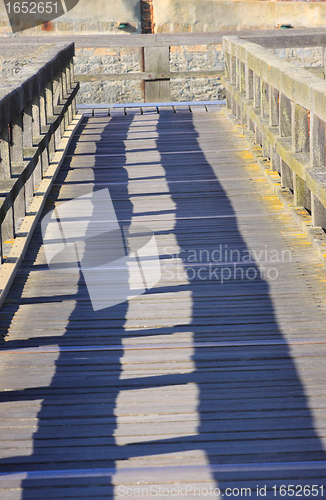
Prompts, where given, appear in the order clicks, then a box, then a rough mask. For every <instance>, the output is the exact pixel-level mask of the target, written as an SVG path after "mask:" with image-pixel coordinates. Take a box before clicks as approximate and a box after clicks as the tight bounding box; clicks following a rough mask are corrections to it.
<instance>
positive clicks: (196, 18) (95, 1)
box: [0, 0, 326, 36]
mask: <svg viewBox="0 0 326 500" xmlns="http://www.w3.org/2000/svg"><path fill="white" fill-rule="evenodd" d="M122 22H128V23H129V25H130V26H129V28H127V29H126V30H125V31H121V30H119V29H118V27H117V25H118V24H119V23H122ZM154 22H155V30H156V32H157V33H168V32H183V31H187V32H202V31H219V30H237V29H247V28H248V29H249V28H251V29H257V28H274V27H277V26H278V25H281V24H291V25H293V26H325V25H326V3H324V2H269V1H261V0H257V1H251V0H250V1H247V0H240V1H239V0H238V1H232V0H230V1H220V0H154ZM52 25H53V33H54V34H55V33H57V34H62V33H74V32H83V33H99V32H109V33H122V32H129V33H133V32H135V33H137V32H138V33H139V32H140V29H141V23H140V0H80V1H79V3H78V5H77V6H76V7H75V8H73V9H72V10H71V11H69V12H68V13H67V14H65V15H64V16H61V17H59V18H57V19H56V20H55V21H53V22H52ZM10 32H11V29H10V27H9V23H8V18H7V14H6V11H5V7H4V3H3V2H0V33H10ZM35 32H37V33H38V34H41V33H42V27H41V26H38V27H37V28H32V29H29V30H26V31H24V32H23V35H24V36H25V35H27V36H28V35H33V34H35ZM45 33H46V32H45Z"/></svg>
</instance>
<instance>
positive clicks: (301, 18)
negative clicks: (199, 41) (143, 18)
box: [154, 0, 326, 33]
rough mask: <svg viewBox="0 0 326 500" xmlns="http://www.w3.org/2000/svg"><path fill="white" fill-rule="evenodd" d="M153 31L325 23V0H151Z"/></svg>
mask: <svg viewBox="0 0 326 500" xmlns="http://www.w3.org/2000/svg"><path fill="white" fill-rule="evenodd" d="M154 19H155V25H156V27H155V29H156V32H157V33H171V32H183V31H188V32H191V31H196V32H202V31H222V30H237V29H249V28H250V29H268V28H274V27H277V26H279V25H282V24H291V25H292V26H295V27H299V26H321V27H324V26H325V24H326V3H323V2H312V3H310V2H268V1H260V0H257V1H246V0H240V1H219V0H154Z"/></svg>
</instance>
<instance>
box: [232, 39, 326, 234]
mask: <svg viewBox="0 0 326 500" xmlns="http://www.w3.org/2000/svg"><path fill="white" fill-rule="evenodd" d="M303 43H304V41H303ZM325 43H326V40H325ZM223 48H224V53H225V59H226V77H225V79H224V84H225V87H226V93H227V106H228V108H230V109H231V110H232V113H233V114H234V115H235V116H236V117H237V118H238V119H239V120H240V122H241V124H242V126H243V127H244V128H245V129H247V131H248V133H253V135H254V142H255V143H256V144H258V145H260V146H261V147H262V152H263V156H264V157H265V159H266V162H265V164H266V166H268V162H270V165H271V169H272V170H274V171H278V172H279V174H280V176H281V185H282V186H283V187H288V188H289V189H290V190H291V191H292V192H293V194H294V204H295V206H300V207H304V208H306V209H307V210H308V211H309V212H311V215H312V224H313V226H316V227H322V228H323V229H325V230H326V183H325V179H326V152H325V143H326V139H325V131H326V81H325V80H323V79H322V78H320V77H318V76H315V75H313V74H312V73H310V72H309V71H307V70H305V69H303V68H298V67H297V66H295V65H294V64H293V63H291V62H288V61H284V60H282V59H280V58H278V57H277V56H276V55H274V54H273V53H272V52H271V51H270V50H268V49H266V48H264V47H262V46H260V45H258V44H255V43H253V42H251V41H248V40H243V39H240V38H239V37H225V38H224V39H223Z"/></svg>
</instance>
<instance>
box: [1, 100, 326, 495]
mask: <svg viewBox="0 0 326 500" xmlns="http://www.w3.org/2000/svg"><path fill="white" fill-rule="evenodd" d="M209 115H210V114H209V113H207V112H206V111H205V110H203V111H202V112H198V113H196V114H192V113H190V112H189V110H187V111H186V112H184V111H182V112H181V113H180V114H178V113H173V112H172V114H171V115H163V114H160V115H158V114H157V112H156V110H154V112H153V113H152V112H150V113H148V114H147V115H146V116H145V114H144V115H140V114H138V113H133V114H130V115H128V114H127V116H125V115H124V114H122V115H119V116H116V117H111V118H110V117H94V118H90V119H87V120H85V122H84V123H83V125H82V127H81V128H80V130H79V132H78V137H76V140H75V141H74V142H73V143H72V144H71V148H70V155H71V156H69V157H66V160H65V162H64V165H63V168H62V170H61V172H60V174H59V176H58V178H57V182H56V185H55V186H54V187H53V189H52V192H51V194H50V196H49V198H48V207H51V208H52V207H53V206H55V205H57V204H58V203H61V202H62V201H65V200H68V199H72V198H74V197H75V196H78V195H79V194H81V193H84V192H85V193H87V192H90V191H92V190H93V189H101V188H102V189H103V188H109V189H110V193H111V195H112V199H113V203H114V206H115V209H116V211H117V214H118V218H119V220H124V221H130V220H132V221H136V220H137V221H139V224H143V225H146V224H149V226H150V227H151V228H152V229H153V230H154V232H155V233H156V240H157V245H158V251H159V255H160V257H161V259H162V279H161V281H160V283H159V284H158V285H157V287H156V288H154V289H152V290H151V291H150V292H149V293H147V294H145V295H143V296H140V297H138V298H137V299H134V300H130V301H129V302H128V303H123V304H119V305H117V306H115V307H112V308H108V309H103V310H102V311H97V312H94V311H93V310H92V307H91V304H90V301H89V298H88V294H87V288H86V285H85V283H84V282H83V280H82V279H81V277H80V276H79V275H73V274H70V273H50V272H49V271H48V270H47V268H46V260H45V255H44V250H43V248H42V238H41V233H40V228H39V227H38V228H37V229H36V232H35V234H34V237H33V239H32V242H31V245H30V247H29V252H28V254H27V256H26V259H25V262H24V264H23V267H22V269H21V270H20V272H19V273H18V275H17V277H16V280H15V283H14V286H13V288H12V291H11V293H10V295H9V296H8V300H7V302H6V303H5V306H4V308H3V310H2V312H1V313H0V329H1V331H2V332H6V333H7V336H6V342H5V344H4V346H5V347H6V348H10V350H7V351H6V352H4V350H3V351H2V352H1V353H0V360H1V363H0V383H1V387H2V388H3V390H2V391H1V392H0V449H1V456H2V457H3V458H2V460H1V465H2V471H4V472H6V471H17V472H21V471H24V470H27V469H28V470H32V471H34V472H36V473H37V471H42V470H45V471H46V470H50V469H51V470H56V469H58V470H64V469H67V468H68V469H92V468H95V469H96V468H103V467H111V468H113V469H114V468H115V467H130V469H131V473H132V474H135V479H131V478H130V474H129V475H128V480H126V481H127V482H128V484H137V482H139V481H140V480H141V479H140V477H141V475H140V472H138V471H135V470H134V472H132V470H133V469H135V468H136V467H162V466H172V467H175V466H176V465H177V464H179V465H182V466H185V465H197V466H198V465H202V464H207V463H210V464H220V465H221V464H237V463H240V464H241V463H244V462H247V463H248V462H252V463H259V462H260V463H261V462H277V463H278V464H281V465H280V467H281V466H282V464H284V463H285V462H287V461H292V462H293V461H298V462H300V461H314V463H316V461H318V460H321V461H323V460H324V457H325V453H324V451H323V450H324V448H323V446H324V442H325V439H326V436H325V429H326V427H325V404H326V402H325V398H324V379H325V377H324V371H325V355H326V345H325V339H324V330H325V327H324V325H325V321H324V319H325V306H326V303H325V297H326V285H325V283H326V280H325V271H324V270H323V269H322V268H321V265H320V262H319V260H318V258H317V256H316V255H314V254H313V253H310V250H309V248H310V246H309V242H308V241H307V239H306V237H305V236H304V234H303V232H302V231H301V230H298V228H297V227H296V226H295V224H294V222H293V221H292V220H291V219H290V218H289V216H288V214H287V213H286V211H285V210H284V208H283V207H282V206H281V205H280V204H279V202H278V201H277V200H276V198H275V196H274V195H272V193H271V191H270V189H269V188H267V187H266V185H265V184H264V182H265V181H264V180H263V179H264V178H263V176H262V174H261V173H260V171H259V170H258V169H257V168H256V166H255V164H254V162H253V159H252V157H251V156H250V154H249V153H248V151H245V149H246V147H245V143H244V140H243V138H241V137H240V136H239V134H236V133H235V134H234V135H232V133H233V132H232V127H231V126H230V125H229V124H228V123H227V122H226V120H225V118H224V117H223V116H222V115H219V114H218V113H214V114H212V115H210V116H209ZM190 151H192V152H191V153H190ZM219 151H220V152H219ZM110 155H111V156H110ZM260 186H261V187H260ZM219 245H222V246H223V245H228V248H232V249H237V250H238V251H240V252H244V251H246V250H249V249H253V250H255V251H256V252H257V253H258V252H260V251H265V250H266V249H268V250H272V249H274V250H277V251H278V252H281V251H290V252H291V259H289V260H287V261H280V262H276V263H273V266H275V267H276V268H277V270H278V272H279V276H278V279H277V280H272V279H269V278H266V279H265V278H259V279H257V280H254V281H251V280H249V279H241V278H240V277H239V276H238V277H236V278H235V279H232V280H230V281H228V282H225V283H223V284H221V283H220V282H217V280H212V279H211V280H207V281H202V280H201V279H199V277H198V276H196V277H194V278H192V279H187V278H186V277H185V276H181V277H180V278H179V277H177V276H174V277H173V278H172V279H171V277H169V275H168V272H167V269H165V268H164V266H165V265H166V263H167V262H169V265H170V270H173V271H174V272H175V271H176V270H177V268H178V266H180V265H181V266H182V267H191V268H194V269H195V268H196V269H197V268H198V267H199V266H200V267H204V268H207V266H209V265H210V264H211V263H213V262H214V261H213V259H212V252H213V251H214V250H216V248H218V247H219ZM193 251H195V252H196V253H197V254H199V253H200V252H201V251H206V252H208V256H209V257H208V259H206V260H205V261H204V262H203V261H202V260H203V259H199V260H198V262H191V259H189V257H190V254H191V252H193ZM172 255H174V260H173V261H172V259H171V256H172ZM257 255H258V254H257ZM265 260H267V261H268V262H269V263H270V264H272V263H271V262H270V261H271V259H270V255H269V256H268V258H267V259H265ZM215 264H217V267H219V268H220V267H221V266H226V267H230V265H232V259H231V261H230V259H228V255H227V256H226V257H225V258H224V257H223V259H222V261H221V262H219V263H215ZM258 264H259V258H256V260H252V261H250V262H247V263H242V268H243V269H247V268H248V267H250V266H252V265H254V266H255V267H257V266H258ZM196 266H197V267H196ZM300 339H301V340H302V339H306V341H305V343H304V344H302V345H300V343H299V344H298V342H299V341H300ZM205 342H210V344H207V345H206V344H205ZM25 347H31V348H32V349H31V350H30V351H26V350H24V348H25ZM38 347H39V349H38ZM65 348H69V350H64V349H65ZM93 348H95V349H97V350H96V351H94V350H92V349H93ZM14 349H18V351H16V353H15V351H14ZM47 349H48V350H47ZM8 389H9V390H8ZM293 468H294V469H293V470H290V471H289V472H288V471H286V473H284V471H283V470H274V471H269V472H267V471H264V472H262V471H260V470H258V471H257V470H255V471H252V470H246V471H241V472H239V471H233V472H230V473H229V475H227V474H228V473H227V472H225V471H224V472H220V473H217V472H214V473H208V472H207V470H209V469H207V470H206V469H205V471H206V472H205V474H204V472H202V474H203V475H200V474H197V473H195V474H194V473H193V474H192V477H191V478H190V479H191V480H194V481H195V482H196V484H197V483H198V484H202V483H201V481H206V482H205V483H203V484H206V485H207V484H212V485H215V484H216V482H217V481H218V484H222V485H229V484H239V482H241V483H243V484H248V485H249V484H252V483H255V485H257V481H265V482H266V484H268V485H269V488H271V485H272V484H278V483H277V481H283V483H284V481H285V480H284V475H286V477H287V479H286V481H289V482H290V484H291V482H292V483H293V482H294V481H297V482H298V483H299V484H300V483H302V484H303V482H304V483H305V484H309V481H312V482H313V481H315V483H313V484H316V481H320V482H321V483H322V482H323V478H324V471H320V470H317V471H314V472H312V471H311V470H309V468H307V469H305V470H301V471H300V472H299V469H298V466H297V465H296V464H294V466H293ZM160 470H162V469H160ZM153 474H154V473H153ZM144 477H145V480H146V481H147V483H148V484H150V482H151V481H152V482H154V481H155V479H153V478H155V477H156V476H155V474H154V475H153V476H151V475H150V474H149V473H148V472H144ZM187 477H190V476H187ZM15 481H16V482H15ZM82 481H86V482H85V483H82ZM105 481H106V479H104V478H87V480H86V479H85V478H71V477H69V474H68V476H67V477H66V478H61V479H52V478H51V477H50V478H48V480H47V481H46V482H45V479H44V478H43V479H42V478H40V479H37V480H36V479H35V480H31V479H28V480H24V481H23V483H22V485H20V483H18V481H17V480H10V481H9V483H6V484H8V485H10V486H11V487H12V488H9V486H8V487H7V486H5V487H4V482H2V483H1V478H0V483H1V484H0V487H1V486H2V487H3V490H2V491H1V494H2V493H3V497H4V498H6V495H7V496H8V495H10V494H11V493H10V491H14V492H15V493H14V494H16V493H17V495H21V496H23V497H24V498H25V497H26V498H29V497H30V498H33V499H34V498H35V499H36V498H42V495H43V496H44V487H46V488H47V493H48V494H50V495H51V498H62V497H63V495H64V497H65V498H71V499H73V498H75V499H77V498H78V499H79V498H97V497H98V498H101V496H103V497H105V495H106V497H107V495H108V494H110V495H111V493H108V491H110V492H111V490H108V488H109V486H108V485H109V484H111V486H112V484H113V483H115V484H122V483H121V481H122V479H121V478H118V479H116V480H111V479H110V480H109V481H107V483H105ZM119 481H120V483H119ZM133 481H134V483H133ZM174 481H178V482H179V483H181V484H182V483H183V481H185V479H184V477H183V476H182V474H181V473H180V470H179V469H178V470H176V471H175V480H174ZM237 481H238V483H237ZM268 481H269V482H268ZM161 482H162V484H169V479H168V478H167V477H164V478H162V479H161ZM283 483H282V484H283ZM81 484H84V485H86V486H84V490H83V488H82V487H81ZM104 484H105V486H103V485H104ZM318 484H319V483H318ZM225 487H226V486H225ZM103 488H106V490H105V494H104V493H103ZM49 492H50V493H49ZM270 492H271V490H269V493H270ZM116 494H117V493H116V492H115V493H114V492H112V496H113V498H114V497H115V496H116ZM267 497H268V496H267ZM8 498H9V497H8Z"/></svg>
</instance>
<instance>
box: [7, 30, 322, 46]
mask: <svg viewBox="0 0 326 500" xmlns="http://www.w3.org/2000/svg"><path fill="white" fill-rule="evenodd" d="M232 35H236V36H239V37H241V38H246V39H248V40H249V38H250V40H251V41H252V42H255V43H259V44H261V45H264V46H268V47H271V48H286V47H290V48H292V47H308V46H310V47H313V46H324V45H326V29H325V28H293V29H286V30H284V29H269V30H238V31H218V32H214V33H213V32H207V33H162V34H154V35H138V34H136V35H130V34H128V35H110V34H107V33H101V34H100V35H81V34H76V35H55V36H54V35H53V33H51V35H45V34H42V35H40V36H28V37H16V38H15V37H12V38H11V39H10V45H11V47H12V46H15V45H22V44H24V46H27V47H28V46H33V45H35V44H36V45H37V44H45V43H48V44H53V43H54V40H55V43H59V42H74V43H75V47H76V48H97V47H100V48H105V47H153V46H156V47H163V46H168V47H173V46H180V45H210V44H220V43H222V37H223V36H232ZM251 37H252V38H251ZM254 38H255V39H254ZM1 45H4V46H7V45H8V36H0V47H1Z"/></svg>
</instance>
